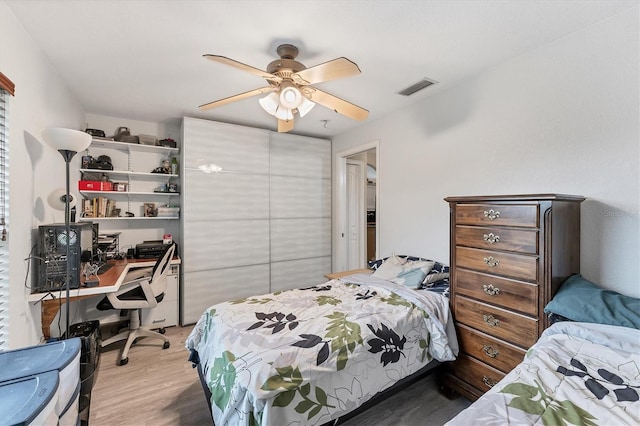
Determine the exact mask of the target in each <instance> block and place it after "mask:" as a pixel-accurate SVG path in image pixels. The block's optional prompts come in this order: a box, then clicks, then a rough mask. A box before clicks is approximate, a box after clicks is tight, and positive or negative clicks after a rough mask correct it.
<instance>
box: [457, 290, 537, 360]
mask: <svg viewBox="0 0 640 426" xmlns="http://www.w3.org/2000/svg"><path fill="white" fill-rule="evenodd" d="M454 315H455V319H456V321H458V322H461V323H463V324H466V325H468V326H469V327H472V328H475V329H476V330H479V331H482V332H484V333H487V334H490V335H492V336H494V337H498V338H500V339H504V340H506V341H507V342H510V343H513V344H515V345H518V346H522V347H523V348H528V347H530V346H531V345H533V344H534V343H535V342H536V340H537V339H538V320H537V319H535V318H530V317H527V316H525V315H520V314H518V313H515V312H511V311H508V310H506V309H502V308H499V307H497V306H492V305H489V304H486V303H482V302H476V301H474V300H471V299H468V298H466V297H464V296H457V297H456V299H455V306H454Z"/></svg>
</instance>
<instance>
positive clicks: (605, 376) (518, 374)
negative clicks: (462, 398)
mask: <svg viewBox="0 0 640 426" xmlns="http://www.w3.org/2000/svg"><path fill="white" fill-rule="evenodd" d="M639 389H640V330H636V329H631V328H627V327H615V326H610V325H604V324H590V323H579V322H560V323H556V324H553V325H552V326H551V327H549V328H548V329H546V330H545V331H544V332H543V334H542V336H541V337H540V338H539V339H538V341H537V342H536V343H535V344H534V345H533V346H532V347H531V348H530V349H529V350H528V351H527V354H526V356H525V357H524V360H523V361H522V362H521V363H520V364H518V365H517V366H516V367H515V368H514V369H513V370H511V371H510V372H509V373H508V374H507V375H506V376H505V377H504V379H502V380H501V381H500V382H498V383H497V384H496V385H495V386H493V387H492V388H491V389H490V390H489V391H488V392H486V393H485V394H484V395H483V396H482V397H480V398H479V399H478V400H477V401H475V402H474V403H473V404H472V405H471V406H470V407H469V408H467V409H466V410H463V411H462V412H461V413H459V414H458V415H457V416H456V417H455V418H453V419H452V420H451V421H450V422H448V423H447V424H446V426H468V425H469V424H482V425H486V426H502V425H505V424H513V425H515V424H518V425H520V424H523V425H525V424H527V425H536V426H538V425H544V426H551V425H553V426H556V425H558V426H567V425H579V426H595V425H602V426H609V425H637V424H640V402H639V400H640V395H639V394H638V390H639Z"/></svg>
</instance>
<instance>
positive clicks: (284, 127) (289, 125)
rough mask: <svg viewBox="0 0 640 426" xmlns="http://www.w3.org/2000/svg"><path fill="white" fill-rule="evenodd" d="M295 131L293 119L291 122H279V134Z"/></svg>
mask: <svg viewBox="0 0 640 426" xmlns="http://www.w3.org/2000/svg"><path fill="white" fill-rule="evenodd" d="M289 130H293V118H292V119H291V120H278V133H287V132H288V131H289Z"/></svg>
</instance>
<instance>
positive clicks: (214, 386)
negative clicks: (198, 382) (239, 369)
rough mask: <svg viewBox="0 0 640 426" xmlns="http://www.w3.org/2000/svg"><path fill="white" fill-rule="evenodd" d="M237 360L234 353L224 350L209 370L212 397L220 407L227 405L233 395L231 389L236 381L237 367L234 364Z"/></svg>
mask: <svg viewBox="0 0 640 426" xmlns="http://www.w3.org/2000/svg"><path fill="white" fill-rule="evenodd" d="M235 360H236V356H235V355H234V354H232V353H231V352H229V351H224V352H223V353H222V356H221V357H220V358H216V359H214V360H213V367H212V368H211V370H209V371H210V372H209V375H210V377H211V382H210V385H209V390H210V391H211V399H212V400H213V402H214V404H216V406H217V407H218V408H220V409H222V408H224V407H226V406H227V403H228V402H229V397H230V396H231V393H230V392H229V391H230V389H231V388H233V385H235V383H236V368H235V367H234V365H233V362H234V361H235Z"/></svg>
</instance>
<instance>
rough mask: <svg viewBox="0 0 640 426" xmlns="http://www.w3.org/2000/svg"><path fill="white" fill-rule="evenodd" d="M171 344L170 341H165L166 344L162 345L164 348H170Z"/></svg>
mask: <svg viewBox="0 0 640 426" xmlns="http://www.w3.org/2000/svg"><path fill="white" fill-rule="evenodd" d="M169 346H171V344H170V343H169V342H164V345H162V349H168V348H169Z"/></svg>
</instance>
